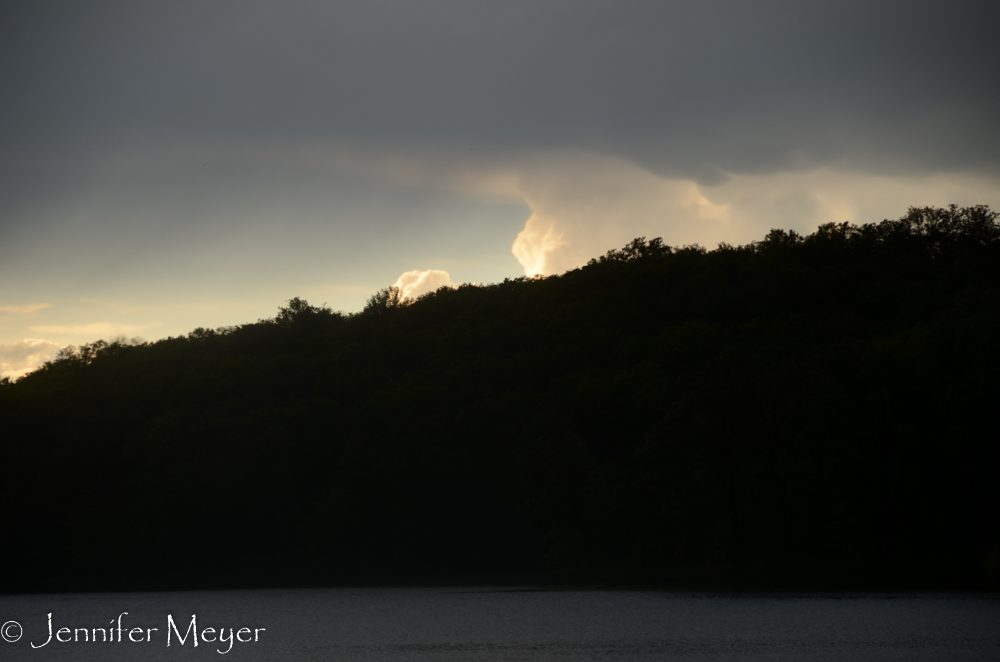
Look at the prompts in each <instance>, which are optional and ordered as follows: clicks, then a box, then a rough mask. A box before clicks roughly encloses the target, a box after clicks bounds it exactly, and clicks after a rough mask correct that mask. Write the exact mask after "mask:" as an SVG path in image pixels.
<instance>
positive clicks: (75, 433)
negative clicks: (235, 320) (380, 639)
mask: <svg viewBox="0 0 1000 662" xmlns="http://www.w3.org/2000/svg"><path fill="white" fill-rule="evenodd" d="M998 337H1000V224H998V222H997V214H996V213H995V212H992V211H991V210H990V209H988V208H987V207H983V206H978V207H969V208H958V207H954V206H952V207H949V208H946V209H935V208H920V209H911V210H910V211H909V213H908V214H907V215H906V216H904V217H903V218H901V219H899V220H893V221H883V222H881V223H873V224H866V225H861V226H855V225H850V224H847V223H843V224H830V225H824V226H822V227H820V228H819V229H818V230H817V231H816V232H815V233H813V234H810V235H807V236H801V235H798V234H796V233H794V232H786V231H782V230H773V231H772V232H770V233H769V234H768V235H767V236H766V237H765V238H764V239H763V240H761V241H758V242H754V243H752V244H749V245H746V246H729V245H721V246H719V247H718V248H717V249H715V250H705V249H703V248H701V247H697V246H689V247H681V248H674V247H670V246H667V245H665V244H663V242H662V241H661V240H660V239H653V240H650V241H647V240H646V239H644V238H639V239H636V240H634V241H633V242H631V243H630V244H628V245H627V246H625V247H624V248H622V249H619V250H613V251H609V252H608V253H607V254H606V255H604V256H601V257H600V258H597V259H595V260H592V261H591V262H590V263H589V264H588V265H587V266H586V267H583V268H581V269H577V270H574V271H571V272H568V273H566V274H563V275H561V276H554V277H549V278H535V279H526V278H517V279H508V280H505V281H504V282H502V283H497V284H494V285H488V286H469V285H466V286H461V287H459V288H457V289H448V288H442V289H440V290H438V291H437V292H433V293H431V294H428V295H425V296H423V297H421V298H419V299H417V300H416V301H404V300H401V298H400V293H399V291H398V290H396V289H394V288H387V289H384V290H382V291H380V292H378V293H376V294H375V295H373V296H372V297H371V299H369V301H368V304H367V305H366V306H365V309H364V310H363V311H361V312H360V313H357V314H351V315H346V314H342V313H339V312H335V311H332V310H330V309H329V308H326V307H323V306H313V305H311V304H309V303H308V302H306V301H304V300H302V299H299V298H294V299H291V300H290V301H289V302H288V303H287V305H286V306H284V307H282V308H281V309H280V310H279V312H278V314H277V316H276V317H275V318H273V319H267V320H259V321H257V322H253V323H248V324H244V325H241V326H237V327H228V328H221V329H215V330H210V329H196V330H194V331H192V332H191V333H190V334H189V335H188V336H186V337H180V338H167V339H165V340H160V341H157V342H152V343H144V342H141V341H129V340H126V339H123V338H120V339H113V340H110V341H99V342H96V343H92V344H89V345H85V346H82V347H79V348H75V349H72V350H68V351H64V352H63V353H61V354H60V355H59V357H58V358H57V359H55V360H54V361H52V362H50V363H48V364H46V365H45V366H44V367H43V368H41V369H39V370H38V371H36V372H34V373H31V374H29V375H27V376H26V377H24V378H22V379H20V380H18V381H16V382H10V381H4V382H0V424H2V429H3V431H4V434H3V438H2V441H0V472H2V482H0V494H2V499H3V503H4V504H5V512H6V515H5V532H6V536H7V538H6V544H5V545H4V546H3V552H2V554H3V556H4V558H3V562H4V567H17V568H20V569H21V571H20V572H19V573H7V574H6V575H5V576H4V577H3V578H2V579H0V590H5V591H42V590H46V591H48V590H60V591H61V590H108V589H122V588H129V589H140V588H157V589H164V588H182V587H186V588H194V587H199V588H211V587H237V586H246V587H249V586H277V585H285V586H288V585H329V584H344V583H398V582H439V581H447V582H483V581H501V582H502V581H519V582H524V581H560V582H575V581H585V582H592V581H593V582H647V583H658V584H660V585H665V586H678V587H730V588H734V587H735V588H739V587H749V588H962V587H987V586H994V587H995V586H996V585H997V584H996V582H997V581H998V576H1000V480H998V479H997V478H998V476H1000V439H998V431H997V430H998V428H997V426H996V423H995V414H994V412H995V407H996V402H997V398H998V396H1000V387H998V381H997V375H998V374H1000V370H998V369H1000V353H998V350H997V338H998ZM112 559H113V560H114V562H111V560H112Z"/></svg>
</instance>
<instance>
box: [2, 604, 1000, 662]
mask: <svg viewBox="0 0 1000 662" xmlns="http://www.w3.org/2000/svg"><path fill="white" fill-rule="evenodd" d="M122 612H128V614H127V615H126V616H123V617H122V632H123V635H122V638H123V641H122V642H120V643H119V642H118V641H117V627H118V621H117V619H118V616H119V614H121V613H122ZM49 613H52V623H53V629H54V631H56V633H58V630H59V628H63V627H66V628H70V630H69V631H63V633H62V638H63V639H67V638H69V639H72V637H73V633H72V631H74V630H77V629H79V631H76V636H77V638H78V639H81V640H79V641H69V642H66V643H60V642H57V641H56V640H55V638H53V639H52V640H51V641H50V642H49V643H48V644H46V645H44V646H42V647H41V648H37V649H33V648H32V647H31V644H32V643H34V644H35V645H36V646H41V645H42V644H44V643H45V642H46V640H47V639H48V618H47V614H49ZM168 614H169V615H172V616H173V619H174V622H175V624H176V626H177V628H178V629H179V631H180V633H181V634H185V633H186V631H187V630H188V627H189V625H190V624H191V620H192V615H195V616H196V622H197V627H198V631H199V632H198V634H199V643H198V646H197V648H195V647H194V646H193V635H188V638H187V641H186V644H185V645H181V644H180V643H179V642H178V641H177V639H176V636H175V635H174V634H173V632H172V631H171V632H170V636H171V645H170V646H169V647H167V645H166V640H167V630H168V626H167V615H168ZM0 620H2V621H16V622H18V623H19V624H20V625H21V629H22V631H23V634H22V636H21V638H20V639H19V640H18V641H16V642H13V643H8V642H6V641H2V640H0V659H3V660H38V661H42V660H175V661H181V660H204V659H223V660H273V661H276V662H279V661H285V660H296V661H299V660H345V661H354V660H359V661H360V660H364V661H366V662H369V661H370V662H375V661H383V660H385V661H388V660H392V661H396V660H445V661H452V660H455V661H458V660H462V661H466V660H468V661H479V660H483V661H486V660H490V661H493V660H504V661H516V660H560V661H561V660H567V661H568V660H963V661H968V660H1000V596H977V595H835V596H815V595H767V596H759V595H758V596H748V595H718V594H679V593H668V592H645V591H534V590H531V591H517V590H509V589H490V588H482V589H469V588H464V589H456V588H438V589H434V588H419V589H316V590H274V591H204V592H179V593H117V594H68V595H32V596H0ZM112 621H113V622H114V625H113V628H114V629H115V635H114V636H115V638H116V641H115V642H113V643H110V642H103V641H101V634H102V633H101V632H100V631H98V632H97V639H98V640H97V641H96V642H94V641H87V642H84V641H82V637H83V634H81V632H82V629H83V628H86V629H87V630H88V633H87V634H88V636H89V635H90V634H91V633H92V632H93V629H94V628H108V627H109V625H111V622H112ZM135 628H141V630H139V631H137V630H135ZM152 628H157V629H156V630H155V631H152V632H150V631H149V630H151V629H152ZM206 628H214V631H209V632H207V633H205V632H204V631H205V629H206ZM240 628H247V629H246V630H243V631H242V638H244V639H250V640H251V641H249V642H246V643H241V642H238V641H234V642H233V643H232V647H231V650H229V652H227V653H225V654H224V655H220V653H219V652H218V650H219V649H220V647H221V650H223V651H226V650H227V649H229V647H230V643H229V642H226V643H220V642H218V641H216V642H211V643H209V642H206V641H204V640H202V639H201V635H202V634H207V635H208V636H207V638H209V639H212V638H213V637H215V638H217V637H219V634H220V631H221V633H222V636H223V637H225V638H227V639H229V638H230V637H229V632H230V629H231V631H232V632H233V633H234V634H240ZM259 628H266V629H265V630H263V631H260V632H258V641H257V642H253V641H252V638H253V631H254V630H256V629H259ZM16 630H17V628H16V627H14V626H10V625H8V627H7V629H6V630H5V634H7V635H8V636H9V637H10V638H13V637H14V636H15V635H16V634H17V632H16ZM130 632H131V633H132V636H133V638H142V639H144V641H142V642H140V643H133V642H130V641H129V640H128V636H129V633H130ZM147 635H148V636H149V638H150V641H145V639H146V637H147Z"/></svg>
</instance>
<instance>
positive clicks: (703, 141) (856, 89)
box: [0, 0, 1000, 377]
mask: <svg viewBox="0 0 1000 662" xmlns="http://www.w3.org/2000/svg"><path fill="white" fill-rule="evenodd" d="M997 26H1000V4H998V3H996V2H963V1H961V0H953V1H950V2H947V3H945V2H920V1H917V0H910V1H907V2H873V1H872V0H867V1H866V2H837V1H835V0H830V1H828V2H823V3H803V2H767V1H762V2H754V3H747V2H714V1H712V0H697V1H691V2H668V1H657V2H627V1H615V2H588V1H585V0H574V1H572V2H563V1H548V0H532V1H530V2H519V1H516V0H505V1H504V2H494V3H489V4H487V3H480V2H439V1H437V0H421V1H420V2H407V3H404V2H381V1H379V0H365V1H363V2H299V1H294V0H293V1H289V0H283V1H282V2H255V1H253V0H239V1H233V2H229V1H222V0H198V1H196V2H187V1H185V0H170V1H169V2H143V3H137V2H97V1H94V2H87V3H80V2H46V1H44V0H31V1H30V2H17V1H13V0H6V1H5V2H4V3H2V4H0V90H2V92H0V94H2V97H0V376H9V377H17V376H19V375H21V374H24V373H25V372H26V371H28V370H30V369H32V368H34V367H37V366H38V365H40V364H41V363H42V362H44V361H45V360H47V359H50V358H52V357H53V356H54V355H55V353H56V352H57V351H58V350H59V349H60V348H61V347H65V346H67V345H79V344H81V343H87V342H93V341H95V340H98V339H110V338H112V337H120V336H125V337H127V338H133V337H140V338H144V339H146V340H155V339H158V338H163V337H167V336H177V335H183V334H186V333H188V332H190V331H191V330H193V329H194V328H196V327H209V328H213V327H218V326H225V325H234V324H241V323H246V322H252V321H255V320H257V319H260V318H267V317H272V316H274V315H275V314H276V312H277V309H278V307H279V306H281V305H283V304H284V303H285V302H286V301H287V300H288V299H290V298H292V297H303V298H306V299H308V300H309V301H310V302H311V303H313V304H317V305H318V304H326V305H328V306H330V307H332V308H334V309H338V310H343V311H345V312H352V311H357V310H359V309H361V308H362V307H363V306H364V303H365V301H366V299H367V298H368V297H369V296H371V295H372V294H374V293H375V292H376V291H377V290H379V289H381V288H384V287H387V286H390V285H393V284H396V285H398V286H399V287H400V288H401V289H402V290H403V291H404V293H405V294H407V295H408V296H414V297H415V296H419V295H420V294H421V293H424V292H427V291H431V290H433V289H435V288H437V287H440V286H443V285H454V284H458V283H465V282H471V283H491V282H497V281H501V280H503V279H504V278H508V277H510V278H513V277H517V276H523V275H528V276H533V275H537V274H543V275H549V274H558V273H562V272H565V271H566V270H568V269H573V268H576V267H579V266H581V265H583V264H585V263H586V261H587V260H588V259H590V258H592V257H595V256H597V255H600V254H603V253H604V252H606V251H607V250H609V249H612V248H617V247H621V246H623V245H624V244H625V243H627V242H628V241H629V240H631V239H632V238H634V237H638V236H645V237H650V238H651V237H657V236H658V237H663V239H664V241H665V242H666V243H667V244H670V245H687V244H693V243H698V244H701V245H703V246H706V247H709V248H712V247H714V246H715V245H717V244H718V243H719V242H728V243H731V244H740V243H747V242H749V241H753V240H755V239H760V238H762V237H763V236H764V235H765V234H766V233H767V231H768V230H770V229H772V228H783V229H795V230H797V231H800V232H810V231H812V230H814V229H815V228H816V227H817V226H818V225H819V224H821V223H827V222H843V221H850V222H854V223H864V222H878V221H880V220H882V219H884V218H898V217H899V216H902V215H903V214H904V213H905V212H906V210H907V208H909V207H910V206H925V205H933V206H943V205H946V204H958V205H971V204H988V205H990V206H991V207H992V208H994V209H1000V119H998V118H1000V86H998V85H997V81H998V80H1000V64H998V62H1000V61H998V58H997V57H996V52H995V45H994V44H995V34H994V33H995V29H996V27H997Z"/></svg>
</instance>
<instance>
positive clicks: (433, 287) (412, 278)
mask: <svg viewBox="0 0 1000 662" xmlns="http://www.w3.org/2000/svg"><path fill="white" fill-rule="evenodd" d="M393 287H398V288H399V293H400V295H401V297H400V298H401V299H402V300H404V301H405V300H407V299H416V298H417V297H419V296H420V295H422V294H427V293H429V292H435V291H437V290H438V289H440V288H442V287H457V285H456V284H455V283H453V282H451V276H450V275H449V274H448V272H447V271H441V270H439V269H428V270H427V271H407V272H406V273H404V274H403V275H401V276H400V277H399V278H398V279H397V280H396V283H395V284H394V285H393Z"/></svg>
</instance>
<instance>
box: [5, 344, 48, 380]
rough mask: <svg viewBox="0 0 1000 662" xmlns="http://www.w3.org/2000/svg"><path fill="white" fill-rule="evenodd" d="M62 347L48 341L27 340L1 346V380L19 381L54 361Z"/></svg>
mask: <svg viewBox="0 0 1000 662" xmlns="http://www.w3.org/2000/svg"><path fill="white" fill-rule="evenodd" d="M60 349H62V345H57V344H56V343H54V342H49V341H48V340H39V339H36V338H26V339H24V340H22V341H21V342H16V343H14V344H12V345H0V378H3V377H9V378H11V379H17V378H18V377H22V376H24V375H26V374H27V373H29V372H31V371H32V370H34V369H36V368H38V367H40V366H41V365H42V364H43V363H45V362H46V361H49V360H51V359H54V358H55V356H56V354H58V353H59V350H60Z"/></svg>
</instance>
